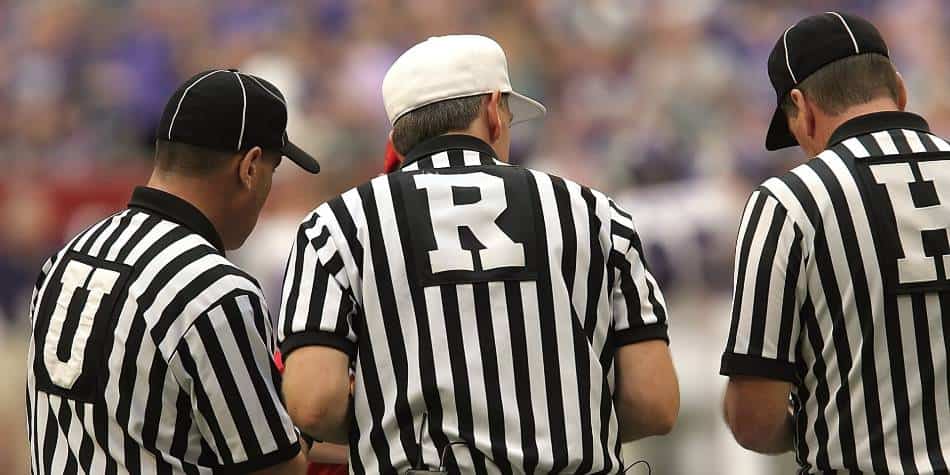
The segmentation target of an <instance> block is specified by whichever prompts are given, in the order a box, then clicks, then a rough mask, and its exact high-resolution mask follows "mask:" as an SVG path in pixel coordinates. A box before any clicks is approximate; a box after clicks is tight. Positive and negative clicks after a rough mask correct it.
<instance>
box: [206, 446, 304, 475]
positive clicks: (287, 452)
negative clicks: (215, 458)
mask: <svg viewBox="0 0 950 475" xmlns="http://www.w3.org/2000/svg"><path fill="white" fill-rule="evenodd" d="M299 453H300V442H294V443H293V444H292V445H289V446H287V447H284V448H283V449H280V450H278V451H276V452H271V453H269V454H266V455H262V456H260V457H257V458H255V459H252V460H247V461H244V462H241V463H235V464H231V465H221V466H220V467H218V468H219V469H220V471H221V473H240V474H245V473H253V472H256V471H258V470H263V469H265V468H270V467H273V466H275V465H280V464H282V463H284V462H286V461H288V460H290V459H292V458H294V457H296V456H297V454H299ZM215 473H218V470H215Z"/></svg>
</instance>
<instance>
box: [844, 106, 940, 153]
mask: <svg viewBox="0 0 950 475" xmlns="http://www.w3.org/2000/svg"><path fill="white" fill-rule="evenodd" d="M894 129H910V130H916V131H918V132H926V133H928V134H929V133H930V126H929V125H927V121H926V120H924V118H923V117H921V116H919V115H917V114H912V113H910V112H902V111H884V112H874V113H872V114H867V115H862V116H858V117H855V118H853V119H851V120H849V121H847V122H845V123H844V124H841V125H840V126H839V127H838V129H837V130H835V131H834V133H833V134H831V138H830V139H828V148H831V147H833V146H835V145H837V144H839V143H841V142H843V141H844V140H846V139H849V138H851V137H857V136H859V135H867V134H871V133H874V132H880V131H882V130H894Z"/></svg>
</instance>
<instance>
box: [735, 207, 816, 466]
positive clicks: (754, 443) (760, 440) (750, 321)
mask: <svg viewBox="0 0 950 475" xmlns="http://www.w3.org/2000/svg"><path fill="white" fill-rule="evenodd" d="M803 241H804V238H803V236H802V232H801V229H800V228H799V227H798V226H796V225H795V223H794V222H793V221H792V220H791V218H790V217H789V215H788V212H787V211H786V209H785V208H784V207H783V206H782V204H781V203H779V202H778V200H776V199H775V197H773V196H772V195H771V194H770V193H769V192H768V191H767V190H764V189H759V190H756V191H755V192H754V193H753V194H752V197H751V198H750V199H749V203H748V205H747V206H746V210H745V213H744V216H743V218H742V225H741V226H740V229H739V239H738V244H737V247H736V282H735V295H734V298H733V310H732V326H731V329H730V332H729V341H728V342H727V343H726V351H725V352H724V353H723V356H722V368H721V370H720V373H722V374H723V375H726V376H729V383H728V385H727V387H726V394H725V398H724V401H723V412H724V414H725V420H726V424H727V425H728V426H729V429H730V430H731V431H732V433H733V435H734V436H735V438H736V441H737V442H739V445H741V446H743V447H745V448H747V449H749V450H753V451H756V452H762V453H767V454H776V453H781V452H785V451H788V450H791V449H792V448H793V438H794V428H795V426H794V416H793V414H792V412H791V408H790V406H789V393H790V392H791V390H792V388H793V385H794V384H795V383H796V381H797V372H796V365H795V355H796V345H797V341H798V334H799V329H800V325H799V315H798V309H799V308H800V307H801V299H802V298H801V296H802V295H805V293H806V282H805V262H806V253H805V252H804V250H805V247H804V245H803Z"/></svg>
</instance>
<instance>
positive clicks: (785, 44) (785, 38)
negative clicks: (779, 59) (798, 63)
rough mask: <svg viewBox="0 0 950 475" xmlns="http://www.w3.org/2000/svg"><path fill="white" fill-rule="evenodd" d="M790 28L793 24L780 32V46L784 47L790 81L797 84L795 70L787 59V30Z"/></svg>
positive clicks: (793, 26)
mask: <svg viewBox="0 0 950 475" xmlns="http://www.w3.org/2000/svg"><path fill="white" fill-rule="evenodd" d="M792 28H795V25H792V26H790V27H788V29H787V30H785V33H783V34H782V46H783V47H784V48H785V66H787V67H788V74H789V76H791V77H792V82H794V83H796V84H797V83H798V79H797V78H796V77H795V71H792V63H791V61H789V59H788V32H789V31H792Z"/></svg>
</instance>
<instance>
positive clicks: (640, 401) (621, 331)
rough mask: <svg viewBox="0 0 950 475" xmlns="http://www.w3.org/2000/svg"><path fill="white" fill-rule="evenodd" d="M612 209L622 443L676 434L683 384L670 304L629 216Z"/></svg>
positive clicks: (612, 300) (617, 399)
mask: <svg viewBox="0 0 950 475" xmlns="http://www.w3.org/2000/svg"><path fill="white" fill-rule="evenodd" d="M610 206H611V212H612V216H611V220H612V223H611V233H612V240H613V249H612V250H611V253H610V256H609V257H608V261H607V263H608V272H611V273H612V274H613V276H614V279H613V281H614V285H613V289H611V292H610V296H611V297H610V303H611V310H612V311H613V318H614V328H613V332H614V337H613V341H614V342H615V343H614V344H615V345H616V346H617V353H616V355H615V357H614V364H615V365H616V378H615V387H614V405H615V408H616V411H617V418H618V422H619V425H620V440H621V441H623V442H630V441H634V440H637V439H642V438H644V437H649V436H652V435H663V434H667V433H669V432H670V431H671V430H673V425H674V424H675V423H676V418H677V416H678V414H679V405H680V395H679V382H678V381H677V379H676V370H675V369H674V367H673V360H672V358H671V356H670V350H669V346H668V344H667V342H668V341H669V336H668V334H667V313H666V303H665V302H664V300H663V294H662V292H661V291H660V288H659V286H658V285H657V283H656V280H655V279H654V278H653V276H652V275H651V274H650V271H649V268H648V266H647V263H646V259H645V257H644V254H643V248H642V245H641V244H640V237H639V236H638V235H637V233H636V231H635V230H634V225H633V221H632V219H631V218H630V215H629V214H627V213H626V212H625V211H623V210H622V209H620V208H619V207H617V206H616V205H615V204H614V203H613V202H611V203H610Z"/></svg>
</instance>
